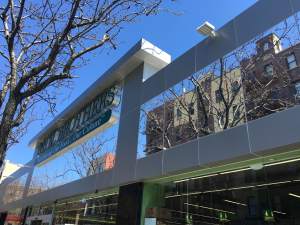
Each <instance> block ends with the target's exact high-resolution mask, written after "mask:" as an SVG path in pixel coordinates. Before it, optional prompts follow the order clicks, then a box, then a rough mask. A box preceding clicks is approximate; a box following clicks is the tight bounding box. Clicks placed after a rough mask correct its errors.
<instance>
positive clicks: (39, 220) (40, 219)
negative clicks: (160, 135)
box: [25, 205, 54, 225]
mask: <svg viewBox="0 0 300 225" xmlns="http://www.w3.org/2000/svg"><path fill="white" fill-rule="evenodd" d="M53 207H54V205H42V206H34V207H29V208H28V211H27V216H26V221H25V224H26V225H50V224H52V221H53V209H54V208H53Z"/></svg>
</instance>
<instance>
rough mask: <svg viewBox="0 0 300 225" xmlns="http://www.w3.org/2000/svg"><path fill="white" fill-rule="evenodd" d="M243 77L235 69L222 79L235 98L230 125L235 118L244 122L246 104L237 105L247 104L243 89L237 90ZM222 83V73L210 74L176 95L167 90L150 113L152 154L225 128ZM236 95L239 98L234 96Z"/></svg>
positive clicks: (148, 127) (148, 137) (148, 151)
mask: <svg viewBox="0 0 300 225" xmlns="http://www.w3.org/2000/svg"><path fill="white" fill-rule="evenodd" d="M240 78H241V76H240V69H239V68H235V69H232V70H231V71H228V72H226V74H225V75H224V76H223V80H222V82H223V84H222V85H221V86H222V90H223V92H224V95H225V97H226V99H227V98H229V99H231V98H232V99H233V101H232V103H231V104H232V106H231V107H230V108H229V112H228V121H229V126H228V127H230V126H231V123H233V122H234V121H237V124H239V123H240V122H242V120H240V119H239V118H237V116H238V117H240V116H241V115H242V110H243V107H241V108H238V107H237V106H238V105H242V106H244V104H243V96H242V95H241V93H242V91H240V88H239V90H238V93H235V89H234V87H235V86H234V85H238V86H239V83H240ZM219 85H220V77H219V76H215V75H213V74H207V75H205V76H203V77H201V78H200V79H199V80H198V86H197V85H195V86H194V87H193V88H191V90H189V91H185V90H183V91H182V92H181V93H180V94H178V93H176V94H177V96H176V97H174V94H172V91H170V90H169V91H167V94H165V98H164V100H161V102H156V103H154V105H159V106H158V107H156V108H154V109H153V110H151V111H149V112H148V113H147V115H146V128H145V133H146V147H145V150H144V151H145V153H146V154H147V155H148V154H152V153H155V152H158V151H160V150H163V149H167V148H170V147H172V146H175V145H178V144H182V143H185V142H187V141H189V140H193V139H195V138H197V137H201V136H204V135H208V134H210V133H215V132H218V131H220V130H222V128H221V127H220V123H224V121H222V120H224V117H225V116H224V115H220V112H225V111H226V110H225V109H224V106H223V103H222V101H221V100H220V99H219V95H218V90H219V88H220V86H219ZM225 86H226V88H225ZM228 87H229V89H228ZM175 89H176V88H175ZM183 89H184V88H183ZM178 92H179V91H178ZM200 93H202V94H200ZM235 94H236V97H235V98H233V95H235ZM168 95H169V96H168ZM237 124H235V125H237ZM235 125H233V126H235ZM225 129H226V128H225Z"/></svg>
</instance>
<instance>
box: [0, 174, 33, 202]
mask: <svg viewBox="0 0 300 225" xmlns="http://www.w3.org/2000/svg"><path fill="white" fill-rule="evenodd" d="M27 177H28V174H25V175H23V176H21V177H19V178H18V179H16V180H14V181H13V182H11V183H9V184H8V185H7V186H6V188H5V191H4V194H3V202H4V203H10V202H13V201H16V200H18V199H21V198H23V196H24V193H25V185H26V181H27Z"/></svg>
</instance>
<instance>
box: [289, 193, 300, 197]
mask: <svg viewBox="0 0 300 225" xmlns="http://www.w3.org/2000/svg"><path fill="white" fill-rule="evenodd" d="M289 196H293V197H295V198H300V195H296V194H293V193H289Z"/></svg>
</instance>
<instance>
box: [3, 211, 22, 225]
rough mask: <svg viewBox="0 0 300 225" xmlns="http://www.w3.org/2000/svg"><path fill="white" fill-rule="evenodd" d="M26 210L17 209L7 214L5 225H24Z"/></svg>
mask: <svg viewBox="0 0 300 225" xmlns="http://www.w3.org/2000/svg"><path fill="white" fill-rule="evenodd" d="M24 216H25V210H24V209H21V208H17V209H14V210H10V211H8V213H7V216H6V219H5V223H4V225H22V224H23V221H24Z"/></svg>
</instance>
